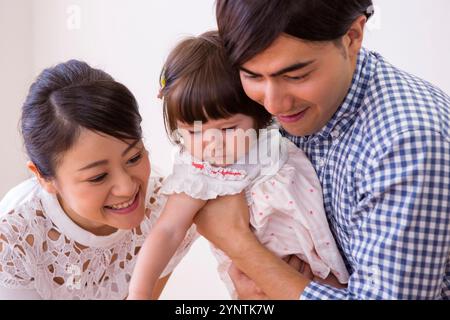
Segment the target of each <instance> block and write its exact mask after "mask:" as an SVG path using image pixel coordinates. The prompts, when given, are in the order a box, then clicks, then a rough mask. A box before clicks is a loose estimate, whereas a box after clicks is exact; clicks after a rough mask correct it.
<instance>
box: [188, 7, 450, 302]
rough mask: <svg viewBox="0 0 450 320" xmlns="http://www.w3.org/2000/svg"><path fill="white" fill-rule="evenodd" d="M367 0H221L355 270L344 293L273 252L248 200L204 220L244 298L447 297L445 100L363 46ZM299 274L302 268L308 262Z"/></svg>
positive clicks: (222, 17)
mask: <svg viewBox="0 0 450 320" xmlns="http://www.w3.org/2000/svg"><path fill="white" fill-rule="evenodd" d="M372 14H373V5H372V1H371V0H317V1H310V0H258V1H251V0H218V1H217V21H218V27H219V32H220V34H221V37H222V39H223V42H224V46H225V49H226V50H227V52H228V54H229V57H230V60H231V62H232V63H233V64H234V65H235V66H236V67H237V68H239V70H240V75H241V80H242V85H243V87H244V89H245V92H246V93H247V95H248V96H249V97H250V98H252V99H253V100H255V101H257V102H259V103H260V104H261V105H263V106H264V107H265V108H266V109H267V110H268V111H269V112H270V113H272V114H273V115H274V116H275V117H276V119H277V120H278V122H279V123H280V125H281V127H282V129H281V131H282V133H283V134H284V135H285V136H286V137H288V138H289V139H291V140H292V141H293V142H294V143H296V145H297V146H298V147H299V148H301V149H303V150H304V151H305V152H306V153H307V155H308V156H309V158H310V160H311V161H312V163H313V165H314V167H315V169H316V171H317V174H318V176H319V179H320V181H321V183H322V187H323V192H324V201H325V209H326V212H327V217H328V220H329V223H330V228H331V230H332V231H333V233H334V235H335V238H336V241H337V243H338V245H339V246H340V248H341V250H342V254H343V256H344V258H345V259H346V262H347V267H348V270H349V272H350V274H351V277H350V280H349V283H348V286H347V287H346V288H336V287H334V286H333V285H332V282H331V281H322V283H321V282H320V281H318V280H317V279H315V278H313V277H312V276H311V275H308V274H307V272H297V271H298V270H296V269H298V266H297V268H293V267H295V264H298V261H297V262H295V261H294V262H292V263H291V264H288V263H286V262H284V261H281V260H280V259H277V258H276V257H275V256H274V255H272V254H271V253H270V252H269V251H268V250H267V249H265V248H264V247H263V246H262V245H261V244H259V243H258V241H257V240H256V238H255V237H254V236H253V235H252V234H251V232H250V231H249V230H248V210H247V208H246V205H245V201H243V199H242V197H229V198H224V199H218V200H216V202H211V203H210V204H209V205H208V206H206V207H205V209H204V210H203V212H201V214H199V215H198V217H197V221H196V222H197V226H198V228H199V230H200V232H201V233H202V234H204V235H205V236H206V237H207V238H208V239H209V240H210V241H212V242H213V243H214V244H216V245H217V246H218V247H219V248H221V249H222V250H224V251H225V252H226V253H227V254H228V255H229V256H230V257H231V259H232V260H233V262H234V266H233V268H231V270H230V275H231V276H232V278H233V280H234V282H235V285H236V287H237V290H238V292H239V293H240V295H241V298H264V297H269V298H273V299H274V298H281V299H297V298H299V297H300V298H301V299H449V298H450V130H449V129H450V128H449V125H450V119H449V115H450V98H449V97H448V96H447V95H446V94H445V93H443V92H442V91H441V90H439V89H438V88H436V87H433V86H432V85H431V84H429V83H427V82H425V81H423V80H421V79H418V78H416V77H414V76H411V75H409V74H407V73H405V72H403V71H400V70H398V69H396V68H395V67H393V66H392V65H390V64H389V63H388V62H386V61H385V60H384V59H383V58H382V57H381V56H380V55H378V54H376V53H373V52H369V51H367V50H366V49H364V48H362V40H363V35H364V27H365V24H366V22H367V19H368V18H369V17H370V16H371V15H372ZM300 271H301V270H300Z"/></svg>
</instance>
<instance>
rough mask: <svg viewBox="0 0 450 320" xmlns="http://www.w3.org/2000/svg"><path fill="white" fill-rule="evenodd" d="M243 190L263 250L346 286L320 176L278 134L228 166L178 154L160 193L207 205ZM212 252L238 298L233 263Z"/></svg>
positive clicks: (271, 133)
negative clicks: (292, 259) (291, 258)
mask: <svg viewBox="0 0 450 320" xmlns="http://www.w3.org/2000/svg"><path fill="white" fill-rule="evenodd" d="M254 159H256V161H254ZM252 160H253V161H252ZM243 190H245V194H246V196H247V202H248V204H249V209H250V224H251V227H252V229H253V232H254V233H255V234H256V236H257V238H258V239H259V241H260V242H261V243H262V244H263V245H264V246H266V247H267V248H268V249H269V250H271V251H272V252H274V253H275V254H276V255H277V256H279V257H284V256H288V255H294V254H295V255H297V256H298V257H299V258H300V259H302V260H304V261H305V262H307V263H309V265H310V267H311V269H312V271H313V273H314V274H315V275H316V276H318V277H320V278H326V277H327V276H328V275H329V273H330V272H332V273H333V274H334V275H335V276H336V278H337V279H338V280H339V282H341V283H347V282H348V277H349V274H348V272H347V269H346V267H345V264H344V261H343V259H342V257H341V255H340V253H339V250H338V248H337V245H336V243H335V240H334V238H333V236H332V234H331V231H330V229H329V226H328V222H327V219H326V216H325V211H324V208H323V198H322V190H321V186H320V182H319V180H318V178H317V175H316V172H315V170H314V168H313V166H312V164H311V163H310V161H309V160H308V159H307V157H306V155H305V154H304V153H303V151H301V150H300V149H298V148H297V147H296V146H295V145H294V144H293V143H292V142H291V141H289V140H288V139H286V138H284V137H282V136H281V135H280V133H279V131H278V130H277V129H272V130H269V131H267V132H266V133H263V134H260V136H259V138H258V143H254V144H253V146H252V147H251V148H250V150H249V152H248V153H247V155H246V160H245V161H244V160H243V158H242V159H241V160H240V161H238V162H237V163H236V164H233V165H231V166H227V167H214V166H212V165H210V164H209V163H206V162H202V161H197V160H196V159H195V158H193V157H192V156H191V155H190V154H188V153H187V152H183V151H182V150H180V151H179V152H178V153H177V155H176V157H175V162H174V168H173V172H172V174H171V175H170V176H169V177H167V179H166V180H165V182H164V184H163V186H162V189H161V193H163V194H167V195H170V194H173V193H186V194H187V195H189V196H191V197H193V198H196V199H203V200H209V199H214V198H216V197H218V196H223V195H232V194H237V193H240V192H242V191H243ZM213 252H214V254H215V256H216V258H217V260H218V262H219V266H218V270H219V274H220V276H221V278H222V280H223V281H224V282H225V284H226V286H227V288H228V290H229V291H230V294H231V296H232V297H233V298H236V293H235V290H234V286H233V284H232V282H231V279H230V277H229V275H228V272H227V271H228V268H229V267H230V265H231V261H230V259H229V258H228V257H227V256H226V255H225V254H224V253H223V252H222V251H220V250H219V249H217V248H213Z"/></svg>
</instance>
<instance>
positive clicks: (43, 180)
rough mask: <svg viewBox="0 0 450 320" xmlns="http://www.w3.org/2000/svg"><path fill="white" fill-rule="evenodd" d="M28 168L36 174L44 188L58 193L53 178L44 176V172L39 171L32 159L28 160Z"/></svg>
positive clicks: (49, 191)
mask: <svg viewBox="0 0 450 320" xmlns="http://www.w3.org/2000/svg"><path fill="white" fill-rule="evenodd" d="M27 168H28V170H30V171H31V172H32V173H33V174H34V175H35V176H36V178H37V179H38V181H39V184H40V185H41V186H42V188H44V189H45V190H46V191H47V192H48V193H53V194H56V188H55V185H54V183H53V180H50V179H46V178H44V177H43V176H42V174H41V173H40V172H39V169H38V168H37V167H36V165H35V164H34V163H33V162H32V161H28V162H27Z"/></svg>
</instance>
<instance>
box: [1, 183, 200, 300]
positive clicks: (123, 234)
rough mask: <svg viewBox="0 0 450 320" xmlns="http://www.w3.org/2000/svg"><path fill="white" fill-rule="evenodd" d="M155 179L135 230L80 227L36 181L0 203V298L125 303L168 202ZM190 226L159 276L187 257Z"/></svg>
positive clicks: (193, 233)
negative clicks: (101, 232)
mask: <svg viewBox="0 0 450 320" xmlns="http://www.w3.org/2000/svg"><path fill="white" fill-rule="evenodd" d="M161 181H162V179H161V178H151V179H150V182H149V186H148V190H149V191H148V193H147V201H146V203H147V208H148V210H147V214H146V216H145V218H144V220H143V222H142V223H141V225H140V226H139V227H137V228H135V229H132V230H118V231H117V232H115V233H113V234H111V235H109V236H96V235H94V234H92V233H90V232H88V231H86V230H84V229H82V228H80V227H79V226H78V225H76V224H75V223H74V222H73V221H72V220H71V219H70V218H69V217H68V216H67V215H66V214H65V213H64V212H63V211H62V208H61V207H60V205H59V202H58V200H57V199H56V197H55V196H53V195H50V194H48V193H47V192H46V191H45V190H43V189H42V188H41V187H40V186H39V184H38V182H37V181H36V180H35V179H30V180H28V181H26V182H24V183H22V184H21V185H19V186H18V187H16V188H14V189H13V190H12V191H10V192H9V193H8V195H7V196H6V197H5V198H4V199H3V200H2V202H1V203H0V299H39V298H42V299H124V298H125V297H126V295H127V293H128V283H129V281H130V277H131V273H132V271H133V267H134V264H135V261H136V256H137V253H138V251H139V249H140V247H141V246H142V244H143V242H144V240H145V238H146V236H147V235H148V233H149V232H150V230H151V228H152V226H153V225H154V224H155V221H156V219H157V218H158V216H159V214H160V213H161V210H162V208H163V206H164V204H165V201H166V197H165V196H164V195H162V194H160V193H159V190H160V187H161ZM197 236H198V234H197V232H196V231H195V227H192V228H191V229H190V230H189V232H188V234H187V236H186V238H185V239H184V241H183V243H182V244H181V246H180V248H179V249H178V251H177V253H176V254H175V256H174V257H173V258H172V260H171V262H170V263H169V265H168V266H167V268H166V270H165V271H164V273H163V274H162V276H161V277H163V276H166V275H168V274H169V273H170V272H172V270H173V269H174V268H175V266H176V265H177V264H178V262H179V261H180V260H181V258H182V257H183V256H184V255H185V254H186V253H187V251H188V250H189V248H190V246H191V244H192V243H193V241H194V240H195V239H196V238H197Z"/></svg>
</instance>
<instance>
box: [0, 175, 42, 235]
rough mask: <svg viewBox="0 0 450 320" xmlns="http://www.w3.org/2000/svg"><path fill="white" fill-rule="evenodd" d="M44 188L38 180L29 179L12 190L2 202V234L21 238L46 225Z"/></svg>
mask: <svg viewBox="0 0 450 320" xmlns="http://www.w3.org/2000/svg"><path fill="white" fill-rule="evenodd" d="M42 192H43V190H42V188H41V187H40V185H39V183H38V181H37V180H36V179H34V178H33V179H28V180H26V181H24V182H22V183H21V184H19V185H17V186H16V187H14V188H13V189H11V190H10V191H9V192H8V193H7V194H6V196H5V197H4V198H3V199H2V201H1V202H0V234H1V233H3V234H11V233H14V234H16V235H18V236H20V235H21V234H23V233H29V232H30V228H34V229H39V228H38V225H40V224H42V223H45V221H47V220H48V219H47V217H46V216H45V214H44V210H43V206H42V202H41V195H42Z"/></svg>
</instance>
